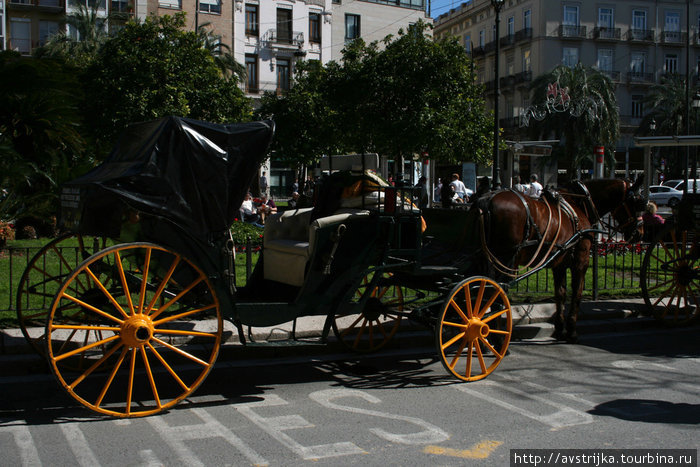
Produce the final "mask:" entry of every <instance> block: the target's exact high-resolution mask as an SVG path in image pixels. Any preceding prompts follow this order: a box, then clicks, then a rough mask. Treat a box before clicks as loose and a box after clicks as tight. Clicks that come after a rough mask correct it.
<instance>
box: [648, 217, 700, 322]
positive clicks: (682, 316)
mask: <svg viewBox="0 0 700 467" xmlns="http://www.w3.org/2000/svg"><path fill="white" fill-rule="evenodd" d="M699 259H700V246H699V245H698V239H697V236H696V234H695V232H690V231H687V230H676V229H673V228H671V229H667V230H665V231H664V232H663V233H662V234H661V235H660V236H659V238H657V239H656V241H654V242H652V243H651V244H650V245H649V248H648V249H647V252H646V254H645V255H644V260H643V262H642V269H641V271H640V275H641V283H642V296H643V297H644V302H645V303H646V305H647V307H648V308H649V310H650V311H651V312H652V314H653V315H654V317H655V318H656V319H658V320H659V321H661V322H663V323H664V324H666V325H669V326H679V325H683V324H688V323H689V322H690V321H692V320H693V319H696V318H697V317H698V315H699V314H700V300H699V295H700V269H698V268H699V267H700V262H699V261H698V260H699Z"/></svg>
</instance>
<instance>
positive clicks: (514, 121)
mask: <svg viewBox="0 0 700 467" xmlns="http://www.w3.org/2000/svg"><path fill="white" fill-rule="evenodd" d="M498 124H499V126H500V127H501V128H503V129H510V128H518V127H520V116H516V117H507V118H501V119H499V120H498Z"/></svg>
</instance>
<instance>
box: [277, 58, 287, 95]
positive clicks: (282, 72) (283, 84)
mask: <svg viewBox="0 0 700 467" xmlns="http://www.w3.org/2000/svg"><path fill="white" fill-rule="evenodd" d="M289 75H290V63H289V59H287V58H278V59H277V92H278V93H280V92H284V91H288V90H289Z"/></svg>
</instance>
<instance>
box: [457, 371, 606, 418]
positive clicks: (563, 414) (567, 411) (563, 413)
mask: <svg viewBox="0 0 700 467" xmlns="http://www.w3.org/2000/svg"><path fill="white" fill-rule="evenodd" d="M484 386H487V387H489V386H490V387H497V388H499V389H502V390H504V391H507V392H510V393H512V394H515V395H516V396H517V398H518V401H519V402H520V403H522V404H523V405H526V404H532V402H533V401H537V402H540V403H542V404H545V405H548V406H550V407H553V408H554V409H556V411H555V412H553V413H551V414H549V415H539V414H536V413H534V412H532V411H530V410H527V409H525V408H523V407H518V406H516V405H514V404H511V403H509V402H506V401H503V400H500V399H497V398H496V396H495V395H494V394H489V395H485V394H482V393H481V392H479V391H476V390H475V389H472V388H470V387H469V386H468V385H465V384H461V385H455V386H453V387H454V388H456V389H458V390H459V391H462V392H464V393H466V394H469V395H471V396H474V397H478V398H479V399H482V400H484V401H487V402H490V403H492V404H494V405H497V406H499V407H503V408H504V409H506V410H510V411H512V412H515V413H518V414H520V415H523V416H525V417H528V418H531V419H533V420H536V421H538V422H540V423H544V424H545V425H549V426H551V427H552V428H561V427H565V426H574V425H585V424H587V423H591V422H593V416H592V415H591V414H589V413H586V412H582V411H580V410H576V409H573V408H571V407H568V406H566V405H564V404H560V403H558V402H554V401H551V400H549V399H546V398H545V397H542V396H539V395H536V394H532V393H529V392H526V391H522V390H520V389H518V388H516V387H513V385H510V384H508V385H505V384H501V383H499V382H496V381H480V382H479V386H478V387H480V388H483V387H484Z"/></svg>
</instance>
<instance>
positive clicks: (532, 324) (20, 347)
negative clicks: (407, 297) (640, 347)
mask: <svg viewBox="0 0 700 467" xmlns="http://www.w3.org/2000/svg"><path fill="white" fill-rule="evenodd" d="M512 309H513V339H514V340H519V339H534V338H543V337H549V336H550V335H551V333H552V329H553V328H552V325H551V324H549V323H548V321H549V319H550V318H551V316H552V315H553V314H554V312H555V309H556V308H555V305H554V303H539V304H519V305H514V306H513V308H512ZM643 310H644V300H643V299H641V298H632V299H625V300H598V301H587V302H582V303H581V312H580V314H579V325H580V326H581V328H582V329H584V328H590V329H595V330H596V332H598V331H599V330H601V329H602V330H606V329H607V330H617V329H620V328H624V327H625V326H627V325H628V324H632V323H633V322H634V321H636V320H630V319H627V318H632V317H638V316H639V315H640V313H641V312H643ZM324 321H325V317H324V316H303V317H300V318H298V319H297V321H296V331H295V336H296V338H297V339H313V338H318V337H320V336H321V331H322V329H323V324H324ZM207 327H209V329H211V325H208V324H207V322H206V321H205V322H198V323H197V325H196V327H195V329H197V330H206V329H207ZM292 327H293V323H292V322H289V323H284V324H281V325H276V326H270V327H256V328H252V329H251V330H250V332H251V334H250V336H252V339H249V340H252V341H254V342H256V343H280V342H282V341H285V340H289V339H291V337H292ZM244 330H246V331H248V329H247V328H246V327H244ZM407 331H409V332H410V331H415V332H416V333H417V334H423V333H427V334H430V336H431V339H432V333H431V332H430V330H426V328H424V327H422V326H420V325H416V324H414V323H406V324H404V325H403V326H402V329H401V332H407ZM421 331H423V332H421ZM39 332H41V331H39ZM401 332H399V333H398V334H397V335H398V336H400V335H401ZM414 337H415V336H414ZM292 342H294V341H292ZM232 345H234V346H240V343H239V340H238V332H237V331H236V329H235V327H234V326H233V325H232V324H231V323H229V322H228V321H224V342H223V343H222V347H227V346H232ZM292 345H293V344H292ZM292 345H288V346H285V347H290V346H292ZM255 347H256V348H259V347H262V345H260V346H255ZM20 355H35V352H34V350H33V348H32V347H31V346H30V345H29V344H28V343H27V341H26V340H25V338H24V336H23V335H22V332H21V331H20V329H18V328H8V329H0V358H1V359H8V358H10V356H20Z"/></svg>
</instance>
